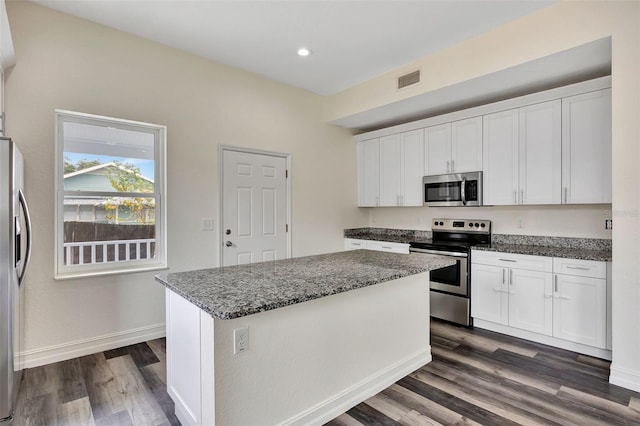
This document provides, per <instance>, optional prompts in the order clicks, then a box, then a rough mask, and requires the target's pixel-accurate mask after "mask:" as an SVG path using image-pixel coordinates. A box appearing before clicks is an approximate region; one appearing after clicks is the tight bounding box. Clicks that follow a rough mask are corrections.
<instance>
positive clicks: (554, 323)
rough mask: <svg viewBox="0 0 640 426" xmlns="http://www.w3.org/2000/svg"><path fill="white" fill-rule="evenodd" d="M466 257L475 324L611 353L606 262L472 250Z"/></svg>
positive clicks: (592, 352) (589, 351)
mask: <svg viewBox="0 0 640 426" xmlns="http://www.w3.org/2000/svg"><path fill="white" fill-rule="evenodd" d="M471 259H472V265H471V316H472V317H473V319H474V324H475V325H476V326H477V327H480V328H487V329H491V330H493V331H498V332H502V333H505V334H510V335H513V336H516V337H522V338H525V339H529V340H535V341H539V342H541V343H545V344H549V345H555V346H558V347H562V348H565V349H570V350H574V351H577V352H581V353H587V354H589V355H594V356H600V357H604V358H610V352H608V351H607V350H610V345H609V341H610V339H609V334H610V333H609V324H610V321H609V317H608V313H609V309H608V306H609V305H610V301H609V297H608V294H609V293H608V287H607V264H606V263H605V262H596V261H589V260H576V259H563V258H551V257H545V256H529V255H519V254H507V253H499V252H484V251H477V250H474V251H473V252H472V256H471ZM592 349H593V350H592Z"/></svg>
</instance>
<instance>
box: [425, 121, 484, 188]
mask: <svg viewBox="0 0 640 426" xmlns="http://www.w3.org/2000/svg"><path fill="white" fill-rule="evenodd" d="M424 164H425V174H426V175H429V176H431V175H441V174H446V173H465V172H475V171H478V170H482V117H473V118H469V119H466V120H460V121H454V122H452V123H445V124H441V125H438V126H433V127H427V128H426V129H425V162H424Z"/></svg>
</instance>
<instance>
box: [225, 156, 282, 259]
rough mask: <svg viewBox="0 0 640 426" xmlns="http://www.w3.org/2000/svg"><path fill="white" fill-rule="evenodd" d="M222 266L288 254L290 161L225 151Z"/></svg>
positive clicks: (279, 257) (275, 257) (277, 157)
mask: <svg viewBox="0 0 640 426" xmlns="http://www.w3.org/2000/svg"><path fill="white" fill-rule="evenodd" d="M222 155H223V164H222V170H223V171H222V179H223V183H222V185H223V187H222V250H223V261H222V264H223V266H230V265H240V264H245V263H253V262H263V261H269V260H277V259H284V258H286V257H287V232H288V229H287V228H288V225H287V176H286V174H287V159H286V158H285V157H279V156H274V155H265V154H254V153H246V152H239V151H231V150H226V149H225V150H223V154H222Z"/></svg>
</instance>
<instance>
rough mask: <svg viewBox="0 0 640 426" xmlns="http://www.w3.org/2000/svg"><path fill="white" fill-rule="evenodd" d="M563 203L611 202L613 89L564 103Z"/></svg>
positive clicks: (574, 98) (577, 97)
mask: <svg viewBox="0 0 640 426" xmlns="http://www.w3.org/2000/svg"><path fill="white" fill-rule="evenodd" d="M562 202H563V203H567V204H587V203H610V202H611V89H603V90H598V91H595V92H590V93H585V94H582V95H576V96H571V97H568V98H564V99H563V100H562Z"/></svg>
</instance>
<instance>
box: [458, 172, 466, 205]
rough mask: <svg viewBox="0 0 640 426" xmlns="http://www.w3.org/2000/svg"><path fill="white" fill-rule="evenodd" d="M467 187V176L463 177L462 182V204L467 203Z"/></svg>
mask: <svg viewBox="0 0 640 426" xmlns="http://www.w3.org/2000/svg"><path fill="white" fill-rule="evenodd" d="M466 187H467V178H462V183H461V184H460V198H462V205H463V206H466V205H467V194H465V191H466Z"/></svg>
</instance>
